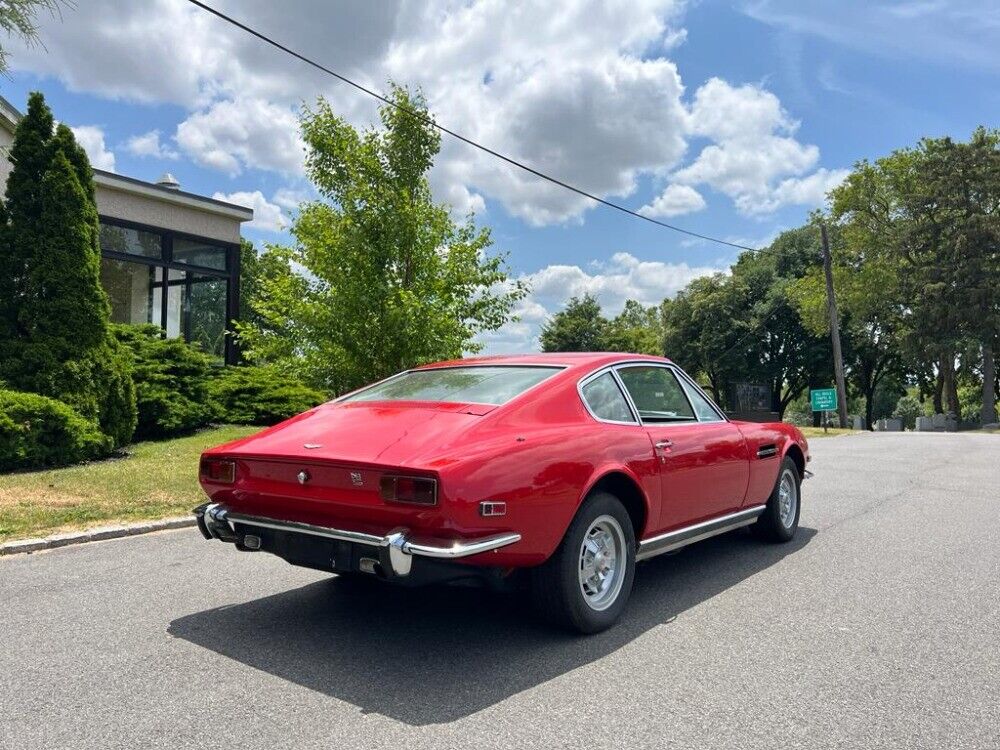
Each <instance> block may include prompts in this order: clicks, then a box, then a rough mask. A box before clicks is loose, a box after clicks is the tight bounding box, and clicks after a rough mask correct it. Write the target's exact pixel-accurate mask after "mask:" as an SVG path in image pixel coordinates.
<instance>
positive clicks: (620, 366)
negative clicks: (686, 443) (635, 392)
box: [612, 360, 701, 427]
mask: <svg viewBox="0 0 1000 750" xmlns="http://www.w3.org/2000/svg"><path fill="white" fill-rule="evenodd" d="M612 367H613V368H614V369H615V371H616V372H615V376H616V377H618V373H617V370H626V369H629V368H632V367H660V368H662V369H664V370H668V371H670V372H672V373H673V374H674V377H675V378H677V384H678V385H679V386H680V389H681V393H682V394H683V395H684V400H685V401H687V404H688V407H689V408H690V409H691V414H692V415H693V416H692V417H691V419H685V420H684V421H670V422H644V421H642V415H640V414H639V409H638V407H637V406H636V405H635V402H634V401H633V400H632V394H630V393H629V392H628V388H626V387H625V383H624V382H623V381H622V380H621V378H620V377H619V378H618V384H619V385H620V386H621V387H622V390H623V391H624V392H625V396H626V398H627V399H628V400H629V403H630V404H631V405H632V411H633V414H636V415H637V416H638V417H639V423H640V424H641V425H642V426H643V427H684V426H687V425H692V424H701V420H700V419H698V412H696V411H695V409H694V404H692V403H691V399H690V398H689V397H688V394H687V391H686V390H685V389H684V384H683V382H682V378H681V377H680V376H679V375H678V374H677V373H678V372H680V371H681V369H680V368H679V367H678V366H677V365H675V364H674V363H673V362H650V361H646V360H635V361H628V362H617V363H615V364H614V365H612Z"/></svg>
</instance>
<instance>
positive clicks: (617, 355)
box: [414, 352, 670, 369]
mask: <svg viewBox="0 0 1000 750" xmlns="http://www.w3.org/2000/svg"><path fill="white" fill-rule="evenodd" d="M635 360H644V361H647V362H670V360H669V359H667V358H666V357H657V356H654V355H650V354H628V353H622V352H547V353H544V354H497V355H492V356H488V357H467V358H465V359H452V360H448V361H447V362H435V363H433V364H427V365H421V366H420V367H418V368H414V369H431V368H436V367H462V366H469V365H548V366H550V367H551V366H562V367H567V368H572V369H583V368H587V369H593V368H595V367H601V366H604V365H610V364H614V363H615V362H631V361H635Z"/></svg>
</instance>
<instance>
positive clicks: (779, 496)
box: [753, 456, 802, 542]
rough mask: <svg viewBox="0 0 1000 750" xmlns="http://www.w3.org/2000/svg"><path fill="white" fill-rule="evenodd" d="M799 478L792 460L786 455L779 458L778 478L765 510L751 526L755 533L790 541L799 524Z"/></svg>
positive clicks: (763, 537) (768, 539) (800, 484)
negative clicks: (780, 459)
mask: <svg viewBox="0 0 1000 750" xmlns="http://www.w3.org/2000/svg"><path fill="white" fill-rule="evenodd" d="M801 489H802V478H801V477H800V476H799V469H798V467H797V466H796V465H795V462H794V461H793V460H792V459H790V458H789V457H788V456H785V458H784V459H783V460H782V462H781V469H780V470H779V471H778V479H777V481H776V482H775V484H774V490H773V491H772V492H771V497H769V498H768V500H767V506H766V507H765V508H764V512H763V513H761V514H760V517H759V518H758V519H757V522H756V523H755V524H754V526H753V529H754V532H756V534H757V536H759V537H760V538H761V539H764V540H766V541H769V542H789V541H791V540H792V537H794V536H795V531H796V529H798V527H799V513H800V511H801V509H802V508H801V502H800V501H801V498H802V493H801Z"/></svg>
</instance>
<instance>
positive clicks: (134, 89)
mask: <svg viewBox="0 0 1000 750" xmlns="http://www.w3.org/2000/svg"><path fill="white" fill-rule="evenodd" d="M218 4H219V7H220V9H222V10H224V11H226V12H230V13H232V14H234V15H235V16H236V17H237V18H239V19H240V20H243V21H246V22H247V23H249V24H251V25H253V26H255V27H258V28H260V29H261V30H263V31H266V32H267V33H268V34H269V35H271V36H273V37H275V38H276V39H278V40H280V41H283V42H286V43H288V44H289V45H291V46H293V47H294V48H295V49H297V50H300V51H301V52H302V53H304V54H306V55H309V56H312V57H314V58H316V59H318V60H321V61H322V62H323V63H325V64H327V65H329V66H330V67H332V68H333V69H336V70H339V71H342V72H344V73H345V74H348V75H350V76H352V77H353V78H355V79H357V80H359V81H360V82H362V83H364V84H366V85H369V86H371V87H372V88H376V89H379V88H383V87H384V82H385V81H386V80H390V79H391V80H397V81H400V82H404V83H406V84H408V85H410V86H411V87H419V88H421V89H422V90H423V91H424V92H425V93H426V94H427V96H428V98H429V104H430V107H431V110H432V111H433V112H434V114H435V116H436V117H437V119H438V121H439V122H441V123H443V124H445V125H447V126H448V127H450V128H452V129H454V130H456V131H458V132H460V133H463V134H464V135H466V136H468V137H470V138H472V139H474V140H476V141H478V142H481V143H483V144H486V145H488V146H489V147H491V148H493V149H496V150H498V151H500V152H502V153H505V154H508V155H510V156H511V157H513V158H516V159H519V160H522V161H524V162H526V163H528V164H530V165H531V166H532V167H534V168H536V169H539V170H542V171H544V172H547V173H549V174H551V175H553V176H556V177H558V178H560V179H562V180H565V181H567V182H570V183H573V184H575V185H577V186H579V187H580V188H582V189H584V190H586V191H588V192H591V193H594V194H596V195H599V196H602V197H608V198H614V199H618V200H622V199H627V198H628V197H629V196H632V195H633V194H634V192H635V190H636V189H637V185H638V180H639V177H640V176H644V175H645V176H654V177H655V178H658V179H659V178H662V177H663V176H665V175H669V174H671V173H672V172H676V173H677V175H678V177H677V178H676V179H672V180H671V182H672V183H676V186H674V187H670V188H668V189H667V191H668V192H665V193H664V195H662V196H659V197H658V198H657V199H654V200H653V201H652V202H650V203H649V204H648V205H647V206H646V207H645V209H646V210H647V212H659V213H656V215H663V216H670V215H679V213H680V212H682V211H681V209H686V210H696V206H697V201H696V199H695V198H694V193H695V186H697V185H706V186H709V187H711V188H712V189H714V190H717V191H721V192H723V193H725V194H726V195H728V196H730V197H731V198H732V199H733V200H734V201H735V202H736V204H737V206H738V207H739V208H740V210H741V211H743V212H744V213H761V212H764V211H768V210H773V208H772V206H780V205H784V204H785V203H787V202H788V201H791V200H793V199H796V196H798V197H804V196H806V195H807V194H809V190H807V189H806V188H805V187H801V188H800V187H796V186H795V185H794V184H791V183H790V184H789V185H788V186H786V187H785V188H784V189H783V190H778V189H777V188H778V186H779V185H780V184H783V181H786V180H789V179H800V180H805V179H808V178H809V177H810V176H811V174H812V173H814V172H815V169H816V167H817V165H818V160H819V151H818V149H817V148H816V147H815V146H812V145H808V144H803V143H800V142H799V141H798V140H796V138H795V137H794V133H795V128H796V125H795V123H794V121H793V120H791V118H790V117H789V116H788V115H787V113H785V112H784V110H783V109H782V108H781V105H780V102H779V101H778V99H777V97H775V96H774V95H773V94H771V93H769V92H767V91H765V90H763V89H761V88H759V87H750V86H742V87H734V86H732V85H730V84H728V83H726V82H724V81H720V80H713V81H709V82H708V83H707V84H705V85H704V86H702V87H701V88H700V89H699V90H698V92H697V93H696V95H695V96H694V97H693V100H691V101H688V99H687V98H686V95H685V91H684V86H683V83H682V81H681V77H680V74H679V72H678V70H677V67H676V65H675V64H674V63H673V62H672V61H671V60H670V59H669V53H670V50H671V49H672V48H673V47H674V46H675V45H677V44H680V43H682V42H683V40H684V37H685V33H684V29H683V28H682V27H681V20H682V18H681V15H682V13H683V11H684V8H685V6H686V3H685V2H683V0H633V1H631V2H615V3H609V2H604V1H603V0H565V2H563V3H561V4H560V6H559V8H558V9H553V7H552V6H551V4H549V3H544V2H541V1H540V0H538V1H537V2H525V3H518V4H517V6H516V7H512V6H511V5H510V4H509V3H507V2H503V0H477V1H475V2H459V1H458V0H449V1H448V2H443V3H433V4H431V3H422V2H416V0H387V1H386V2H378V3H349V4H346V5H344V4H337V5H331V4H329V3H326V2H321V1H320V0H303V2H302V3H300V5H299V6H298V7H297V12H296V13H287V11H286V10H285V8H284V6H283V5H282V4H280V3H273V2H267V1H266V0H241V2H239V3H237V2H236V0H219V3H218ZM40 21H41V24H42V29H41V32H42V33H41V36H42V38H44V39H45V40H46V49H45V50H42V49H35V48H18V49H16V50H14V51H13V52H14V53H13V56H12V59H13V61H14V64H15V65H17V66H18V67H20V68H22V69H27V70H30V71H32V72H34V73H36V74H40V75H52V76H58V77H60V78H61V79H62V80H63V81H64V82H65V83H66V85H67V86H68V87H69V88H71V89H73V90H79V91H88V92H94V93H97V94H99V95H103V96H107V97H112V98H119V99H128V100H134V101H140V102H168V103H171V104H173V105H177V106H180V107H182V108H183V109H184V110H185V111H186V115H185V116H184V119H183V121H182V122H180V124H179V125H178V126H177V128H176V132H174V133H172V134H171V135H172V137H173V139H174V141H175V142H176V147H174V146H173V145H172V144H171V148H170V149H167V148H166V147H165V146H164V144H163V140H162V138H161V136H160V134H158V133H157V134H156V135H155V136H153V135H152V134H151V133H146V134H144V135H141V136H137V137H136V138H135V139H134V142H133V140H130V142H129V144H128V147H129V148H130V150H131V149H135V151H133V152H134V153H138V154H142V155H149V156H154V155H158V156H160V157H161V158H170V154H171V153H172V152H175V151H176V152H178V153H180V154H182V155H183V156H185V157H187V158H189V159H191V160H193V161H194V162H196V163H198V164H200V165H203V166H206V167H209V168H213V169H217V170H220V171H221V172H224V173H226V174H228V175H237V174H241V173H243V172H245V171H246V170H247V169H254V168H257V169H265V170H273V171H277V172H280V173H283V174H286V175H300V174H301V173H302V143H301V139H300V138H299V134H298V119H297V113H298V111H299V108H300V107H301V105H302V103H303V102H305V103H310V102H312V101H314V100H315V98H316V96H318V95H323V96H326V97H327V98H328V99H329V100H330V101H331V104H332V106H333V108H334V111H335V112H337V113H338V114H339V115H341V116H343V117H345V118H346V119H347V120H348V121H350V122H352V123H353V124H355V125H367V124H370V123H371V122H372V120H373V117H374V114H375V104H374V103H373V102H372V101H371V100H370V99H368V98H365V97H363V96H362V95H360V94H358V93H357V92H356V91H353V90H352V89H350V88H348V87H346V86H344V85H343V84H340V83H338V82H337V81H335V80H333V79H332V78H330V77H328V76H324V75H322V74H321V73H319V72H318V71H316V70H314V69H312V68H310V67H308V66H306V65H304V64H303V63H301V62H300V61H296V60H295V59H293V58H290V57H289V56H287V55H284V54H281V53H280V52H278V51H276V50H274V49H272V48H269V47H268V46H266V45H263V44H261V43H260V42H259V40H256V39H254V38H252V37H250V36H249V35H247V34H245V33H243V32H241V31H239V30H237V29H234V28H232V27H230V26H228V25H226V24H224V23H223V22H221V21H220V20H219V19H216V18H213V17H212V16H210V15H209V14H206V13H204V12H203V11H200V10H198V9H197V8H195V7H193V6H190V5H189V4H186V3H183V2H178V0H149V1H148V2H145V3H139V4H137V3H130V2H127V0H91V2H89V3H88V7H87V12H86V13H84V12H83V11H82V10H71V11H68V12H67V18H66V19H65V22H58V21H55V20H53V19H48V18H42V19H40ZM15 46H16V43H15ZM95 50H96V51H97V53H96V54H95ZM744 118H745V119H744ZM693 137H703V138H707V139H708V140H709V141H711V142H710V143H709V144H708V145H706V146H705V147H704V148H703V149H702V151H701V153H700V154H698V155H697V158H696V159H695V160H694V161H693V162H688V163H685V161H684V160H685V156H686V148H687V144H688V141H689V140H690V139H692V138H693ZM816 181H821V179H820V178H816ZM431 184H432V187H433V189H434V192H435V195H436V197H437V198H438V199H439V200H445V201H447V202H449V203H450V204H451V205H452V207H453V208H454V210H455V213H457V214H464V213H466V212H468V211H470V210H471V211H476V212H480V213H481V212H483V211H484V210H485V209H486V207H487V201H496V202H499V203H500V204H501V205H502V206H503V208H504V209H505V210H506V211H507V212H509V213H511V214H513V215H515V216H518V217H520V218H522V219H524V220H525V221H527V222H529V223H530V224H533V225H542V224H552V223H562V222H572V221H579V220H581V218H582V217H583V215H584V214H585V212H586V211H588V210H591V209H592V208H593V207H594V204H593V202H591V201H589V200H587V199H586V198H583V197H581V196H579V195H575V194H573V193H571V192H568V191H566V190H563V189H562V188H559V187H558V186H555V185H553V184H551V183H547V182H545V181H542V180H539V179H538V178H537V177H535V176H533V175H531V174H529V173H527V172H524V171H522V170H519V169H517V168H515V167H513V166H511V165H509V164H505V163H503V162H501V161H498V160H497V159H495V158H493V157H491V156H488V155H486V154H483V153H482V152H479V151H476V150H474V149H471V148H469V147H468V146H467V145H464V144H461V143H458V142H456V141H454V140H452V139H450V138H448V137H445V138H444V139H443V141H442V153H441V154H440V156H439V158H438V160H437V164H436V166H435V168H434V170H433V172H432V174H431ZM809 184H812V183H809ZM685 188H686V189H685ZM650 215H652V213H651V214H650Z"/></svg>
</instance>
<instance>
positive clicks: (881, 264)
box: [790, 225, 905, 430]
mask: <svg viewBox="0 0 1000 750" xmlns="http://www.w3.org/2000/svg"><path fill="white" fill-rule="evenodd" d="M814 231H815V232H817V233H818V232H819V228H818V227H815V228H814ZM829 234H830V244H831V256H832V259H833V277H834V289H835V290H836V295H837V309H838V312H839V314H840V331H841V341H842V344H843V351H844V369H845V371H846V380H847V384H848V386H849V388H851V389H852V390H853V391H854V392H855V393H857V394H858V395H860V396H861V397H862V399H863V400H864V418H865V425H866V426H867V427H868V429H869V430H870V429H872V424H873V422H874V420H875V418H876V417H875V406H876V401H875V394H876V392H877V391H878V388H879V386H880V385H881V384H882V383H883V382H885V381H887V380H898V379H899V378H901V377H902V376H903V374H904V369H905V368H904V358H903V352H902V347H901V337H902V330H903V313H904V308H903V304H902V300H901V297H900V294H899V289H898V287H899V284H898V277H897V273H896V269H895V267H894V266H893V265H892V264H891V263H887V262H886V260H885V259H884V258H880V257H877V256H876V257H872V256H871V254H870V253H868V252H866V249H867V248H866V246H865V245H864V244H863V243H862V244H859V245H850V244H848V243H847V241H846V240H845V238H844V236H843V235H844V233H843V232H841V231H840V227H838V226H837V225H833V226H831V227H830V232H829ZM790 294H791V297H792V300H793V302H794V304H795V306H796V307H797V309H798V311H799V314H800V316H801V317H802V322H803V324H804V325H805V326H806V328H807V329H808V330H809V331H810V332H811V333H812V334H813V335H815V336H817V337H828V336H829V333H830V317H829V314H828V310H827V295H826V279H825V277H824V274H823V270H822V269H821V268H815V269H812V270H811V271H810V272H809V273H808V274H806V276H804V277H803V278H802V279H800V280H798V281H797V282H795V283H794V284H793V285H792V287H791V288H790Z"/></svg>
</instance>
